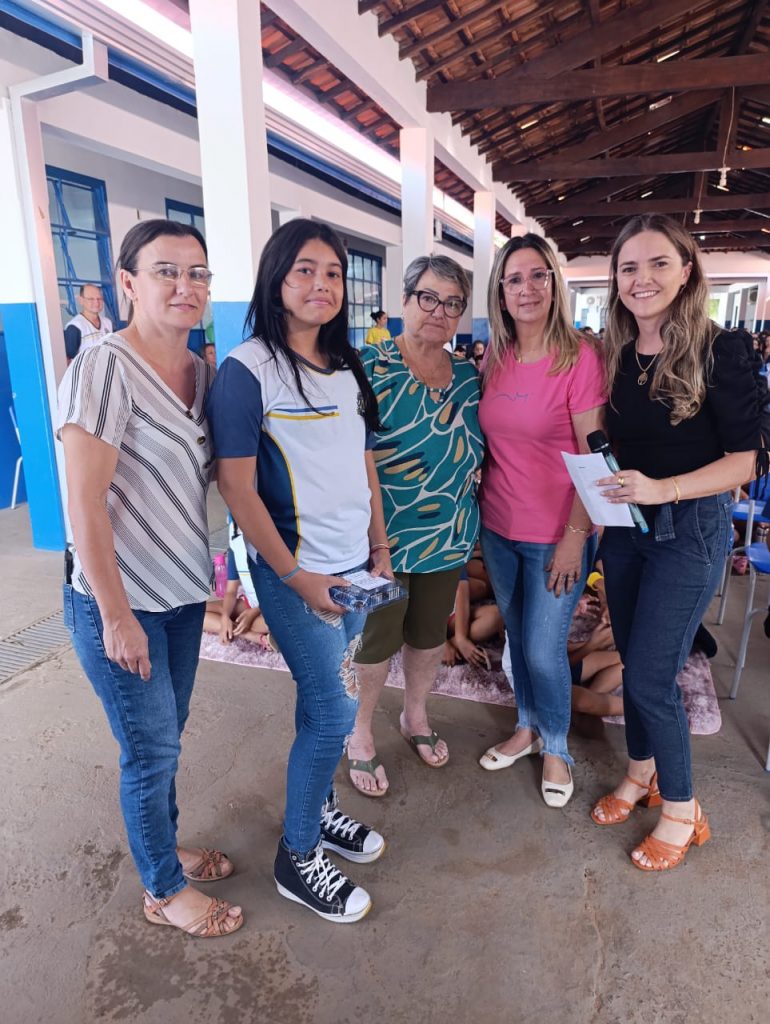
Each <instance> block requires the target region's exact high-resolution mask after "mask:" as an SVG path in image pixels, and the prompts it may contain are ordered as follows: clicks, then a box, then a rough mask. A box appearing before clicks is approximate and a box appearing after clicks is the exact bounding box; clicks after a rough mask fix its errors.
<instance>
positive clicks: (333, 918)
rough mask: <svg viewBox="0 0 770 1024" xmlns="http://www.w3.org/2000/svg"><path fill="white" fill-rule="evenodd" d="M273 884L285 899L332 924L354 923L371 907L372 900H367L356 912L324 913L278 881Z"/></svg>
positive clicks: (364, 915)
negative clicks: (362, 907)
mask: <svg viewBox="0 0 770 1024" xmlns="http://www.w3.org/2000/svg"><path fill="white" fill-rule="evenodd" d="M275 885H276V888H277V889H278V892H279V893H280V894H281V896H285V897H286V899H287V900H291V901H292V903H299V905H300V906H301V907H306V908H307V909H308V910H312V911H313V913H314V914H318V916H319V917H322V918H323V919H324V921H330V922H331V923H332V924H355V923H356V921H360V920H361V919H362V918H364V917H366V915H367V914H368V913H369V911H370V910H371V909H372V901H371V900H369V902H368V903H367V904H366V906H365V907H364V909H363V910H359V911H358V913H356V914H344V915H340V914H324V912H323V911H322V910H316V909H315V907H311V906H309V905H308V904H307V903H305V901H304V900H301V899H300V898H299V896H295V895H294V893H293V892H289V890H288V889H285V888H284V887H283V886H282V885H281V883H280V882H276V883H275Z"/></svg>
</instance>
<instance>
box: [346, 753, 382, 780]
mask: <svg viewBox="0 0 770 1024" xmlns="http://www.w3.org/2000/svg"><path fill="white" fill-rule="evenodd" d="M381 764H382V761H381V760H380V759H379V757H378V756H377V755H376V754H375V755H374V757H373V758H371V760H369V761H359V760H358V758H355V757H349V758H348V770H349V771H351V772H364V773H365V774H366V775H371V776H372V777H374V773H375V771H376V770H377V769H378V768H379V767H380V765H381Z"/></svg>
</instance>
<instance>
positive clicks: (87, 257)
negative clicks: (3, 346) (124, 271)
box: [46, 167, 119, 327]
mask: <svg viewBox="0 0 770 1024" xmlns="http://www.w3.org/2000/svg"><path fill="white" fill-rule="evenodd" d="M46 178H47V179H48V204H49V210H50V217H51V234H52V235H53V248H54V257H55V260H56V277H57V280H58V282H59V303H60V305H61V313H62V323H66V322H67V321H68V320H69V319H70V318H71V317H73V316H75V314H76V313H78V312H79V311H80V310H79V307H78V304H77V301H76V296H77V294H78V293H79V291H80V288H81V286H82V285H84V284H96V285H98V286H99V287H100V288H101V289H102V293H103V294H104V309H105V314H106V315H107V316H108V317H109V319H110V320H111V321H112V322H113V324H115V326H116V327H117V325H118V322H119V317H118V306H117V302H116V301H115V280H114V277H113V271H112V248H111V245H110V223H109V216H108V213H107V190H106V189H105V187H104V182H103V181H99V180H98V179H97V178H88V177H86V176H85V175H84V174H76V173H75V172H74V171H64V170H62V169H61V168H59V167H46Z"/></svg>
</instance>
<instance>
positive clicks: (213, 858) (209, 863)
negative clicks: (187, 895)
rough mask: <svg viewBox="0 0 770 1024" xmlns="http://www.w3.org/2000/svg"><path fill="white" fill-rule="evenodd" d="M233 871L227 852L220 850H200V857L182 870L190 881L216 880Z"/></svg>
mask: <svg viewBox="0 0 770 1024" xmlns="http://www.w3.org/2000/svg"><path fill="white" fill-rule="evenodd" d="M233 871H235V868H234V867H233V865H232V863H231V862H230V859H229V858H228V856H227V854H225V853H222V851H221V850H206V849H202V850H201V858H200V860H199V861H198V862H197V864H194V865H193V866H192V867H191V868H190V869H189V870H188V871H183V872H182V874H183V875H184V877H185V878H189V879H190V881H191V882H218V881H220V879H222V878H229V877H230V875H231V874H232V873H233Z"/></svg>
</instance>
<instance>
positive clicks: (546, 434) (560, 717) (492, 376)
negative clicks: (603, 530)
mask: <svg viewBox="0 0 770 1024" xmlns="http://www.w3.org/2000/svg"><path fill="white" fill-rule="evenodd" d="M488 305H489V323H490V334H491V338H490V343H489V344H490V351H489V355H488V357H487V359H486V362H485V366H484V373H483V394H482V398H481V405H480V407H479V422H480V424H481V428H482V430H483V432H484V437H485V439H486V442H487V457H486V461H485V463H484V469H483V472H482V479H481V498H480V504H481V519H482V528H481V550H482V552H483V554H484V564H485V565H486V568H487V572H488V573H489V578H490V580H491V581H492V587H493V589H494V592H495V597H496V600H497V606H498V608H499V609H500V613H501V615H502V616H503V620H504V621H505V628H506V633H507V636H508V642H509V648H510V655H511V662H512V667H513V685H514V692H515V694H516V707H517V710H518V721H517V727H516V732H515V733H514V734H513V735H512V736H511V737H510V738H508V739H506V740H504V742H502V743H501V744H499V745H497V746H494V747H490V748H489V749H488V750H487V751H486V752H485V753H484V754H483V756H482V757H481V759H480V764H481V766H482V768H485V769H487V770H488V771H498V770H499V769H501V768H507V767H509V766H510V765H513V764H514V763H515V762H516V761H518V760H519V759H520V758H522V757H526V756H528V755H529V754H538V753H541V752H542V753H543V774H542V782H541V794H542V797H543V800H544V802H545V803H546V805H547V806H548V807H564V805H565V804H566V803H567V801H568V800H569V799H570V797H571V796H572V793H573V790H574V784H573V780H572V769H571V766H572V763H573V762H572V758H571V756H570V754H569V751H568V748H567V733H568V731H569V724H570V698H571V687H570V668H569V662H568V659H567V636H568V633H569V628H570V623H571V621H572V615H573V612H574V610H575V607H576V605H577V603H578V601H579V599H580V595H581V594H582V592H583V587H584V584H585V580H586V577H587V575H588V571H589V568H590V566H591V563H592V561H593V555H594V547H595V545H594V542H593V537H592V533H593V527H592V524H591V521H590V519H589V518H588V515H587V514H586V511H585V509H584V508H583V504H582V502H581V501H580V498H579V497H578V495H577V494H576V492H575V488H574V487H573V485H572V482H571V480H570V477H569V474H568V473H567V470H566V467H565V465H564V460H563V458H562V454H561V453H562V452H565V451H566V452H570V453H572V454H577V453H578V452H587V451H588V444H587V440H586V438H587V435H588V434H589V433H591V432H592V431H594V430H597V429H600V428H601V426H602V425H603V409H604V404H605V402H606V399H607V394H606V389H605V387H604V371H603V367H602V363H601V359H600V358H599V356H598V354H597V352H596V349H595V347H594V345H593V343H592V342H591V341H589V340H588V339H587V338H586V337H585V336H583V335H581V334H580V333H579V332H578V331H576V330H575V329H574V328H573V327H572V325H571V323H570V320H569V299H568V297H567V291H566V287H565V285H564V281H563V278H562V276H561V273H560V269H559V265H558V263H557V261H556V256H555V254H554V252H553V250H552V249H551V247H550V246H549V245H548V244H547V242H545V241H544V240H543V239H542V238H541V237H540V236H539V235H535V234H526V235H523V236H521V237H520V238H512V239H511V240H510V241H508V242H507V243H506V244H505V245H504V246H503V248H502V249H500V250H499V251H498V253H497V255H496V257H495V263H494V266H493V269H492V275H491V277H490V281H489V294H488Z"/></svg>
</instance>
